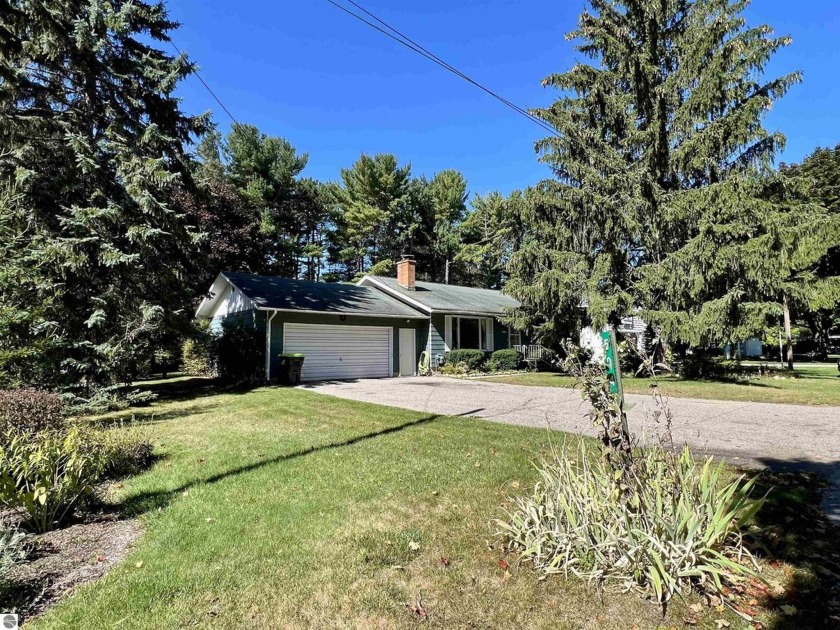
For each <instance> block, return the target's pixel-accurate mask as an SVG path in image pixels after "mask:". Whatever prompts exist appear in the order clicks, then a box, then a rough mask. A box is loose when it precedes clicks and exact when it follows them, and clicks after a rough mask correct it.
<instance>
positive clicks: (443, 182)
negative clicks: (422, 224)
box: [429, 170, 469, 284]
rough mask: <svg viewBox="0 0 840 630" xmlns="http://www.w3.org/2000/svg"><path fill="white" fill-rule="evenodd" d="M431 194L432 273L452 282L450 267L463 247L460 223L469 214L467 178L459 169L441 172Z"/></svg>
mask: <svg viewBox="0 0 840 630" xmlns="http://www.w3.org/2000/svg"><path fill="white" fill-rule="evenodd" d="M429 195H430V197H431V205H432V211H433V213H434V227H433V230H432V233H431V241H432V252H433V254H434V257H433V266H432V269H431V270H430V273H431V274H433V279H434V280H436V281H438V282H441V281H442V282H445V283H447V284H449V283H450V281H451V280H452V277H453V273H452V270H450V266H451V265H452V263H453V261H454V259H455V257H456V255H457V254H458V251H459V250H460V248H461V238H460V233H459V231H460V226H461V223H462V222H463V221H464V219H465V218H466V215H467V197H468V196H469V195H468V193H467V180H466V179H464V176H463V175H461V173H459V172H458V171H454V170H445V171H441V172H440V173H436V174H435V176H434V177H433V178H432V181H430V182H429Z"/></svg>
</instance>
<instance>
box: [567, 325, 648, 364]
mask: <svg viewBox="0 0 840 630" xmlns="http://www.w3.org/2000/svg"><path fill="white" fill-rule="evenodd" d="M646 330H647V324H645V322H644V321H643V320H642V318H641V317H638V316H636V315H631V316H630V317H623V318H622V319H621V324H619V326H618V328H616V329H615V331H616V332H618V333H622V334H625V335H629V334H632V335H635V336H636V343H637V347H638V349H639V350H643V349H644V347H643V344H644V334H645V331H646ZM580 347H581V348H586V349H588V350H590V351H591V352H592V358H593V359H594V360H596V361H602V360H603V359H604V344H603V342H602V341H601V333H600V331H598V330H595V329H594V328H592V326H587V327H586V328H584V329H583V330H581V331H580Z"/></svg>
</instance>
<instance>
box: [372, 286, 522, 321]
mask: <svg viewBox="0 0 840 630" xmlns="http://www.w3.org/2000/svg"><path fill="white" fill-rule="evenodd" d="M367 278H368V280H372V281H373V283H374V284H376V283H379V284H381V285H384V286H386V287H387V288H388V289H389V290H390V291H393V292H395V293H398V294H400V295H403V296H405V298H406V299H408V300H414V301H415V302H419V303H420V304H423V305H424V306H426V307H428V308H430V309H431V310H433V311H435V312H438V313H466V314H476V315H503V314H504V313H505V311H506V310H509V309H514V308H518V307H519V302H518V301H516V300H515V299H513V298H512V297H510V296H507V295H502V294H501V292H499V291H495V290H493V289H476V288H473V287H461V286H457V285H454V284H438V283H437V282H421V281H418V282H415V284H414V287H415V288H414V290H413V291H409V290H408V289H405V288H403V287H401V286H400V285H399V283H398V282H397V279H396V278H386V277H384V276H367ZM362 282H364V280H363V281H362Z"/></svg>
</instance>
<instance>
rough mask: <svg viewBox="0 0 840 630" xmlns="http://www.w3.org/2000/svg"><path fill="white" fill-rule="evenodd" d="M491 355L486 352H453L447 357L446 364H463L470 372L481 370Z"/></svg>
mask: <svg viewBox="0 0 840 630" xmlns="http://www.w3.org/2000/svg"><path fill="white" fill-rule="evenodd" d="M488 355H489V353H488V352H485V351H484V350H466V349H465V350H452V351H451V352H449V354H447V355H446V363H449V364H451V365H457V364H459V363H463V364H464V365H466V366H467V369H468V370H469V371H470V372H475V371H478V370H480V369H481V366H482V365H484V362H485V361H486V360H487V357H488Z"/></svg>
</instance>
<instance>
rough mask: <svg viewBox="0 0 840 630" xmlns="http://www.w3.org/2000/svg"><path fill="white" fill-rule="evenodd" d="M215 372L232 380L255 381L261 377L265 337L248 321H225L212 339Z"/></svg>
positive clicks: (223, 377) (263, 364) (239, 381)
mask: <svg viewBox="0 0 840 630" xmlns="http://www.w3.org/2000/svg"><path fill="white" fill-rule="evenodd" d="M214 346H215V353H214V354H215V355H216V357H217V361H218V366H219V376H220V377H221V378H222V379H224V380H226V381H229V382H233V383H256V382H259V381H261V380H262V379H263V376H264V372H263V370H264V367H265V338H264V337H263V336H262V335H260V334H259V333H258V332H257V331H256V330H255V329H254V328H253V326H251V325H250V324H248V323H246V322H242V321H232V322H226V323H225V324H224V325H223V328H222V334H221V335H220V336H219V337H217V338H216V339H215V340H214Z"/></svg>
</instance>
